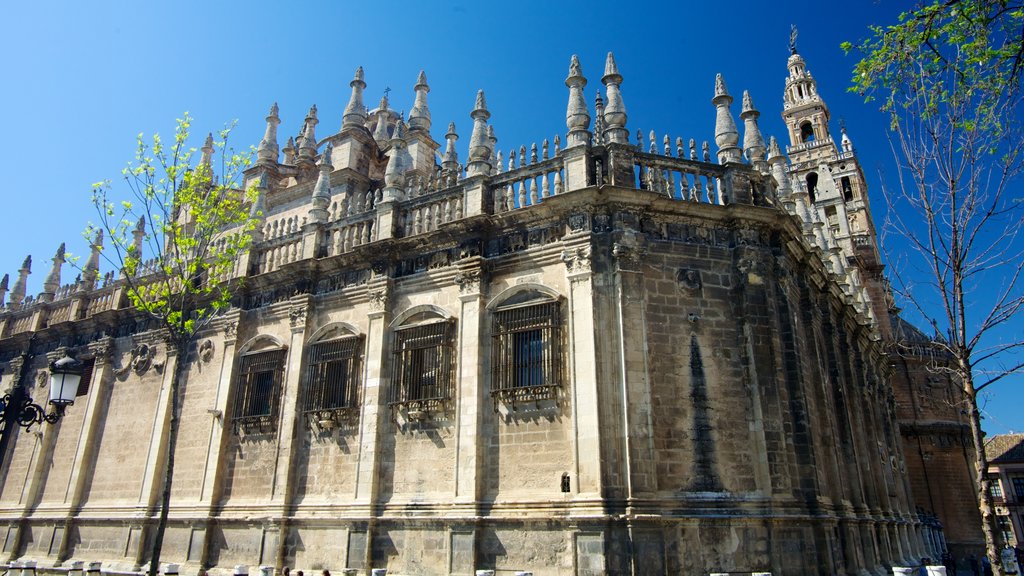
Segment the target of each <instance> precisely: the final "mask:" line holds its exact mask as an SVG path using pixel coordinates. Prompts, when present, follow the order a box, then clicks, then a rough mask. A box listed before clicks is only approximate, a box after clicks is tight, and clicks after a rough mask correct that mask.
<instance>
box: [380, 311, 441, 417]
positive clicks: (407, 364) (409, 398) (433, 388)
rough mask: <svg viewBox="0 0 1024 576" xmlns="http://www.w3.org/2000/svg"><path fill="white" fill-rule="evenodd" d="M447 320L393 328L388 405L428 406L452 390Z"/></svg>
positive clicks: (429, 407) (421, 408)
mask: <svg viewBox="0 0 1024 576" xmlns="http://www.w3.org/2000/svg"><path fill="white" fill-rule="evenodd" d="M453 331H454V330H453V325H452V323H451V322H435V323H433V324H422V325H419V326H413V327H411V328H400V329H398V330H396V331H395V357H396V358H395V376H396V382H395V385H394V386H392V388H391V400H390V404H391V405H392V406H399V405H410V406H411V407H413V408H416V409H420V410H432V409H436V408H438V407H439V406H440V404H441V403H442V402H443V401H445V400H447V399H449V398H451V396H452V393H453V388H454V386H453V380H454V374H453V361H454V358H453V356H454V355H453V354H452V344H451V341H452V333H453Z"/></svg>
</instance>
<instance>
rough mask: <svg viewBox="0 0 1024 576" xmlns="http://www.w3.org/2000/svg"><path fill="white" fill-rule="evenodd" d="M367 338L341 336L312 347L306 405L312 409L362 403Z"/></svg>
mask: <svg viewBox="0 0 1024 576" xmlns="http://www.w3.org/2000/svg"><path fill="white" fill-rule="evenodd" d="M362 350H363V339H362V338H361V337H354V336H353V337H350V338H341V339H339V340H330V341H327V342H319V343H317V344H314V345H312V346H310V347H309V370H308V372H307V375H308V380H307V383H306V390H305V395H304V398H303V406H304V409H305V411H306V412H307V413H308V412H323V411H338V410H343V409H348V408H352V409H354V408H357V407H358V406H359V373H360V370H361V366H362V362H361V360H362Z"/></svg>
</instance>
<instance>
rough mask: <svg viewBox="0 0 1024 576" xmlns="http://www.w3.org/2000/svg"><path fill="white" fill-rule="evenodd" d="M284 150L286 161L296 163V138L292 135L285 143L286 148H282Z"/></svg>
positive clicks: (286, 162)
mask: <svg viewBox="0 0 1024 576" xmlns="http://www.w3.org/2000/svg"><path fill="white" fill-rule="evenodd" d="M281 151H282V152H284V163H285V164H294V163H295V138H294V137H292V136H289V137H288V141H287V142H285V143H284V148H283V149H282V150H281Z"/></svg>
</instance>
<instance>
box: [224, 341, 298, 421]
mask: <svg viewBox="0 0 1024 576" xmlns="http://www.w3.org/2000/svg"><path fill="white" fill-rule="evenodd" d="M285 352H286V351H285V350H283V349H281V350H270V351H268V352H257V353H254V354H246V355H245V356H242V359H241V362H240V365H239V368H238V386H237V388H236V393H235V417H234V425H235V429H236V430H238V428H239V427H242V428H245V429H246V430H250V429H252V428H254V427H258V428H260V429H268V428H270V429H272V428H273V427H274V425H275V424H276V422H277V413H278V408H279V403H280V397H281V379H282V377H283V374H284V356H285Z"/></svg>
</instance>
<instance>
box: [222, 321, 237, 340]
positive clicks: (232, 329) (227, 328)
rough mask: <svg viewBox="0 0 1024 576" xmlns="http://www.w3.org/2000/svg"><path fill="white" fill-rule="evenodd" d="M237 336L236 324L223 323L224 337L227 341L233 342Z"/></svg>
mask: <svg viewBox="0 0 1024 576" xmlns="http://www.w3.org/2000/svg"><path fill="white" fill-rule="evenodd" d="M236 336H238V322H236V321H234V320H229V321H227V322H225V323H224V337H225V338H227V339H229V340H234V339H235V337H236Z"/></svg>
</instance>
